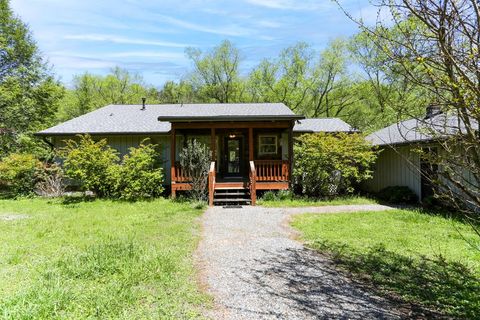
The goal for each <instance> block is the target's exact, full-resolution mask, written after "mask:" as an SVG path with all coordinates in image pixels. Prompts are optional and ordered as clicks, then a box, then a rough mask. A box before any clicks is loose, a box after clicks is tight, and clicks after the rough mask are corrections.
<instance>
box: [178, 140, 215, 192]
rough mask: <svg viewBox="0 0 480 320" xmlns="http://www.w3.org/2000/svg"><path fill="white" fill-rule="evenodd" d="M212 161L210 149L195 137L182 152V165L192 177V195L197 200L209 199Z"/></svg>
mask: <svg viewBox="0 0 480 320" xmlns="http://www.w3.org/2000/svg"><path fill="white" fill-rule="evenodd" d="M210 161H211V157H210V150H209V149H208V148H207V147H206V146H205V145H204V144H202V143H201V142H199V141H197V140H195V139H193V140H189V141H188V142H187V145H186V146H185V147H184V148H183V149H182V151H181V152H180V165H181V166H182V168H183V170H184V171H185V173H186V174H187V176H189V177H190V178H191V183H192V190H190V196H191V197H192V198H193V199H195V200H197V201H205V200H207V187H208V170H209V169H210Z"/></svg>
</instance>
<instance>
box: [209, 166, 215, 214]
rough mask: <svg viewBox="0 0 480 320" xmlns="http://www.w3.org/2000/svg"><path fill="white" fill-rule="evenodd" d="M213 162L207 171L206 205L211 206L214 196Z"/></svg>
mask: <svg viewBox="0 0 480 320" xmlns="http://www.w3.org/2000/svg"><path fill="white" fill-rule="evenodd" d="M215 174H216V172H215V161H212V162H210V170H208V204H209V205H210V206H213V197H214V195H215Z"/></svg>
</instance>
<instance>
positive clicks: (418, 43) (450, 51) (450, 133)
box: [357, 0, 480, 234]
mask: <svg viewBox="0 0 480 320" xmlns="http://www.w3.org/2000/svg"><path fill="white" fill-rule="evenodd" d="M380 10H381V11H383V12H388V13H390V14H391V16H392V17H394V18H395V19H394V23H393V25H392V24H391V22H390V21H388V22H387V21H382V20H381V19H380V21H378V23H377V24H376V25H375V26H374V27H371V26H369V25H366V24H365V23H363V22H362V21H357V22H358V24H359V26H360V27H361V29H362V30H363V32H364V34H365V36H366V37H368V38H369V41H371V43H372V44H373V45H374V46H375V48H376V49H377V51H378V52H380V54H381V55H382V56H384V57H385V59H384V64H383V69H384V70H386V72H387V74H389V75H393V76H395V78H397V79H401V80H402V81H401V82H402V83H405V84H408V86H414V87H416V88H419V90H417V91H419V92H423V93H425V99H427V101H428V104H429V105H434V106H436V107H438V108H439V109H440V111H441V112H442V113H443V114H445V115H448V116H452V117H455V118H456V119H452V120H453V121H451V122H448V121H447V122H446V123H442V121H441V119H440V121H438V122H436V125H432V124H431V122H430V120H429V119H425V117H424V116H423V115H418V114H416V115H415V114H414V117H415V120H417V121H418V123H419V124H420V125H422V127H424V129H423V131H424V132H425V134H428V135H429V136H431V137H432V138H433V140H437V141H438V145H439V147H438V152H437V153H436V154H435V155H430V156H429V162H430V164H431V165H435V166H438V167H439V168H441V170H439V171H438V174H437V175H436V176H435V177H427V179H430V180H431V182H432V183H435V184H436V185H437V188H436V191H437V192H438V194H437V196H438V198H442V200H443V201H447V202H448V203H449V204H450V205H452V206H454V207H455V208H456V210H458V211H461V212H462V213H463V214H464V215H466V216H468V217H469V218H470V221H477V222H478V221H479V216H478V208H479V207H480V197H479V194H480V143H479V138H478V135H479V123H480V104H479V101H480V77H479V76H478V66H479V65H480V55H479V54H478V48H479V47H480V39H479V37H478V34H479V32H480V30H479V26H480V10H479V9H478V2H477V1H455V0H441V1H438V0H399V1H380V2H379V11H380ZM424 105H425V104H424ZM399 106H400V108H399V113H400V114H401V115H403V116H410V117H411V115H412V109H411V104H410V103H405V104H400V105H399ZM440 118H441V117H440ZM418 169H420V168H418ZM477 225H478V223H473V224H472V226H473V227H476V226H477ZM477 230H478V229H477ZM478 231H479V232H478V234H480V230H478Z"/></svg>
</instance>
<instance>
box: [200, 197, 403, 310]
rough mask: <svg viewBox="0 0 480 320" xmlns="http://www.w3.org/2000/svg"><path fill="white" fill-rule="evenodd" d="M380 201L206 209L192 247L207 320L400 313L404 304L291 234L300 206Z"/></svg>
mask: <svg viewBox="0 0 480 320" xmlns="http://www.w3.org/2000/svg"><path fill="white" fill-rule="evenodd" d="M384 209H388V207H384V206H379V205H354V206H328V207H316V208H290V209H285V208H263V207H251V206H246V207H243V208H238V209H224V208H222V207H213V208H209V209H208V210H207V211H206V212H205V214H204V216H203V238H202V241H201V242H200V245H199V248H198V251H197V260H198V265H199V266H200V268H201V277H202V281H203V282H204V283H203V284H204V285H205V286H206V288H207V291H208V292H210V293H211V294H212V295H213V296H214V299H215V308H214V309H213V310H212V311H209V312H210V313H209V314H207V316H208V317H211V318H213V319H332V318H336V319H339V318H340V319H399V318H404V317H405V316H406V315H407V313H408V310H405V309H404V308H402V309H401V308H400V307H398V305H397V304H394V303H392V302H390V301H388V300H386V299H384V298H381V297H378V296H375V295H372V294H370V293H369V292H368V289H365V288H363V287H361V286H360V285H359V284H355V283H353V282H352V281H351V280H350V279H349V278H348V277H346V276H345V275H343V274H342V273H341V272H339V271H337V270H336V269H335V267H334V265H333V264H332V263H331V262H330V261H329V260H328V259H327V258H325V257H323V256H321V255H318V254H316V253H315V252H313V251H311V250H309V249H306V248H304V247H303V246H302V244H300V243H299V242H297V241H295V240H292V231H291V230H290V229H289V227H288V224H287V220H288V217H289V215H290V214H294V213H300V212H318V213H322V212H344V211H360V210H384Z"/></svg>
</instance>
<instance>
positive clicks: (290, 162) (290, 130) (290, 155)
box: [288, 120, 295, 188]
mask: <svg viewBox="0 0 480 320" xmlns="http://www.w3.org/2000/svg"><path fill="white" fill-rule="evenodd" d="M294 121H295V120H294ZM294 121H292V122H291V123H290V128H288V180H289V181H288V182H289V185H290V188H291V187H292V169H293V125H294Z"/></svg>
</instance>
